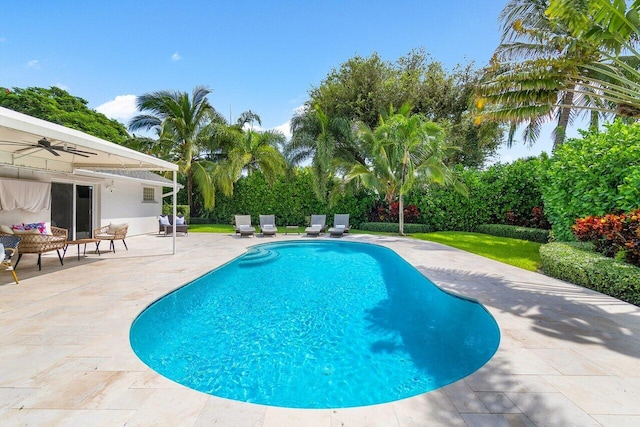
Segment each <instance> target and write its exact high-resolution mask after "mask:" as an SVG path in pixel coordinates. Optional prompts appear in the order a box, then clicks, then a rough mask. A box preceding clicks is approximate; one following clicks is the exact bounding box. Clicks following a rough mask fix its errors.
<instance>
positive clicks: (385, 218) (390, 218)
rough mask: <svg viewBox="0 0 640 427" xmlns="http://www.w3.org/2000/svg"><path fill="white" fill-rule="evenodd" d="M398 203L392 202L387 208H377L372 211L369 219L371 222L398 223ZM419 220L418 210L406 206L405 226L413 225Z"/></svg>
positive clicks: (412, 206)
mask: <svg viewBox="0 0 640 427" xmlns="http://www.w3.org/2000/svg"><path fill="white" fill-rule="evenodd" d="M399 210H400V203H398V202H394V203H391V204H390V205H389V207H388V208H386V207H384V206H377V207H376V208H374V209H373V211H372V213H371V215H369V217H370V218H371V220H372V221H373V222H398V220H399V215H398V212H399ZM419 219H420V210H419V209H418V207H417V206H416V205H406V206H405V207H404V222H405V223H407V224H415V223H417V222H418V220H419Z"/></svg>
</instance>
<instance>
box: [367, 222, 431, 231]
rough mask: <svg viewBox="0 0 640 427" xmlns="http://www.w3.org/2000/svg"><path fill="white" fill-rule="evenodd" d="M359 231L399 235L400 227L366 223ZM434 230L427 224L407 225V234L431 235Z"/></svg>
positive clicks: (381, 223) (382, 223)
mask: <svg viewBox="0 0 640 427" xmlns="http://www.w3.org/2000/svg"><path fill="white" fill-rule="evenodd" d="M358 229H359V230H364V231H379V232H383V233H397V232H398V230H399V229H400V225H399V224H398V223H397V222H395V223H394V222H365V223H362V224H360V227H358ZM432 231H433V229H432V228H431V227H430V226H428V225H426V224H405V225H404V232H405V233H409V234H411V233H430V232H432Z"/></svg>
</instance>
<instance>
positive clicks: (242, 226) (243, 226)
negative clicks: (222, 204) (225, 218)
mask: <svg viewBox="0 0 640 427" xmlns="http://www.w3.org/2000/svg"><path fill="white" fill-rule="evenodd" d="M238 228H239V229H240V230H255V228H253V227H252V226H250V225H245V224H240V225H239V226H238Z"/></svg>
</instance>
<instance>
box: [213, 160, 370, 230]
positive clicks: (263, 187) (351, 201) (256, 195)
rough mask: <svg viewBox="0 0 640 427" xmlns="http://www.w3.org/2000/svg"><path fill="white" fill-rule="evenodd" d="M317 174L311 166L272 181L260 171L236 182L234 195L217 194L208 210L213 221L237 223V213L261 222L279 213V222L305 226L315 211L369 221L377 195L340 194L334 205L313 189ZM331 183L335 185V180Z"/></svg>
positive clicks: (357, 221) (352, 220) (354, 223)
mask: <svg viewBox="0 0 640 427" xmlns="http://www.w3.org/2000/svg"><path fill="white" fill-rule="evenodd" d="M313 179H314V178H313V175H312V174H311V171H310V170H309V168H301V169H297V170H295V171H294V172H293V173H291V174H290V175H284V176H281V177H280V178H279V179H278V180H277V181H276V182H275V183H273V184H268V183H267V182H266V180H265V179H264V176H263V175H262V173H260V172H254V173H252V174H251V175H249V176H246V177H242V178H240V180H239V181H238V182H237V183H236V184H235V186H234V191H233V196H231V197H226V196H224V195H221V194H217V195H216V205H215V208H214V209H213V211H211V212H208V213H207V217H208V218H209V222H213V223H218V224H233V221H234V215H236V214H244V215H251V219H252V221H253V223H258V216H259V215H260V214H263V215H270V214H273V215H275V216H276V224H277V225H281V226H282V225H305V224H308V219H307V217H309V216H310V215H311V214H326V215H327V223H328V224H331V222H332V221H333V214H334V213H348V214H349V215H350V216H349V222H350V224H351V225H352V226H354V227H357V226H358V225H359V224H360V223H362V222H365V221H366V220H367V214H368V213H369V211H370V210H371V207H372V206H373V205H374V204H375V202H376V199H377V198H376V197H375V196H374V195H372V194H371V193H369V192H367V191H366V190H361V191H358V192H355V193H345V194H342V195H340V196H339V197H338V198H337V199H336V200H334V203H333V204H331V205H330V204H329V202H328V201H326V202H325V201H319V200H318V199H317V198H316V196H315V194H314V192H313V181H312V180H313ZM331 185H334V184H333V183H331Z"/></svg>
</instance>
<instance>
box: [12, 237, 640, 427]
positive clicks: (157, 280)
mask: <svg viewBox="0 0 640 427" xmlns="http://www.w3.org/2000/svg"><path fill="white" fill-rule="evenodd" d="M322 238H323V237H320V239H322ZM296 239H303V240H309V239H312V238H305V237H301V236H298V235H291V234H290V235H286V236H285V235H284V234H283V233H281V234H278V236H277V237H276V238H269V237H265V238H262V237H255V238H247V237H245V238H240V237H237V236H233V235H229V234H198V233H190V234H189V235H188V236H185V237H182V236H179V237H178V239H177V248H178V253H177V254H176V255H171V245H172V243H171V239H170V238H165V237H158V236H155V235H145V236H136V237H131V238H128V239H127V244H128V245H129V250H128V251H125V250H124V247H123V246H122V243H121V242H116V250H117V252H116V253H115V254H114V253H103V254H102V255H101V256H98V255H95V254H93V253H91V254H88V256H87V257H86V258H81V259H80V260H78V259H77V256H76V253H75V248H72V250H70V251H69V253H67V257H66V258H65V265H64V266H61V265H60V263H59V261H58V258H57V255H56V254H55V252H54V253H53V254H51V253H50V254H47V255H45V256H43V267H42V271H41V272H39V271H38V268H37V267H36V265H35V263H36V257H35V256H34V255H31V256H29V255H25V256H24V257H23V258H22V260H21V261H20V266H19V268H18V271H17V272H18V276H19V277H20V280H21V281H20V284H19V285H16V284H14V283H13V281H12V280H11V275H10V274H9V273H7V272H3V273H2V274H0V420H2V421H0V424H1V425H3V426H27V425H29V426H92V427H95V426H125V425H126V426H128V427H131V426H211V425H214V424H215V425H219V426H265V427H266V426H268V427H271V426H274V427H275V426H277V427H281V426H305V427H307V426H323V427H329V426H331V427H339V426H346V427H348V426H384V427H393V426H440V425H441V426H470V427H471V426H563V427H564V426H581V427H584V426H639V425H640V308H638V307H635V306H633V305H629V304H626V303H623V302H621V301H618V300H616V299H614V298H610V297H608V296H605V295H601V294H599V293H596V292H592V291H590V290H587V289H584V288H581V287H578V286H574V285H570V284H567V283H564V282H561V281H558V280H554V279H551V278H549V277H546V276H544V275H541V274H537V273H531V272H528V271H525V270H521V269H518V268H515V267H511V266H508V265H505V264H502V263H498V262H495V261H492V260H489V259H486V258H483V257H479V256H476V255H473V254H470V253H467V252H463V251H459V250H457V249H453V248H449V247H446V246H442V245H439V244H436V243H430V242H423V241H418V240H413V239H408V238H400V237H385V236H367V235H352V236H346V237H344V238H343V240H353V241H362V242H371V243H376V244H380V245H383V246H386V247H389V248H391V249H393V250H394V251H396V252H397V253H398V254H400V255H401V256H402V257H404V258H405V259H406V260H408V261H409V262H410V263H411V264H413V265H414V266H415V267H416V268H418V269H419V270H420V271H421V272H422V273H423V274H425V275H426V276H427V277H429V278H430V279H431V280H432V281H434V282H436V283H437V284H438V285H439V286H441V287H442V288H444V289H446V290H449V291H451V292H454V293H458V294H461V295H465V296H468V297H471V298H475V299H477V300H479V301H480V302H481V303H482V304H484V305H485V307H486V308H487V309H488V310H489V311H490V312H491V314H492V315H493V316H494V317H495V318H496V320H497V322H498V324H499V326H500V330H501V334H502V336H501V342H500V347H499V349H498V352H497V353H496V355H495V356H494V357H493V359H491V360H490V361H489V362H488V363H487V364H486V365H485V366H484V367H482V368H481V369H480V370H478V371H477V372H476V373H474V374H472V375H470V376H468V377H466V378H464V379H462V380H460V381H457V382H455V383H453V384H451V385H449V386H446V387H443V388H441V389H439V390H436V391H433V392H430V393H426V394H423V395H419V396H416V397H413V398H409V399H404V400H401V401H397V402H393V403H388V404H382V405H374V406H367V407H360V408H350V409H331V410H328V409H327V410H319V409H318V410H299V409H286V408H277V407H268V406H261V405H253V404H248V403H241V402H236V401H231V400H227V399H223V398H218V397H215V396H209V395H207V394H203V393H200V392H197V391H193V390H190V389H188V388H186V387H183V386H181V385H179V384H176V383H174V382H172V381H170V380H168V379H165V378H163V377H161V376H160V375H158V374H156V373H155V372H154V371H152V370H151V369H149V368H148V367H147V366H146V365H144V364H143V363H142V362H141V361H140V360H139V359H138V358H137V357H136V355H135V354H134V353H133V351H132V350H131V347H130V346H129V327H130V325H131V322H132V321H133V319H134V318H135V317H136V316H137V315H138V313H140V311H141V310H143V309H144V307H146V306H147V305H148V304H149V303H151V302H152V301H154V300H155V299H157V298H158V297H160V296H162V295H163V294H165V293H167V292H168V291H170V290H172V289H175V288H176V287H178V286H180V285H182V284H184V283H185V282H188V281H190V280H192V279H195V278H197V277H198V276H200V275H202V274H204V273H205V272H207V271H209V270H211V269H213V268H215V267H217V266H219V265H222V264H224V263H225V262H227V261H229V260H231V259H233V258H234V257H236V256H238V255H240V254H242V253H244V251H245V250H246V248H247V247H248V246H251V245H255V244H259V243H265V242H269V241H274V240H275V241H291V240H296Z"/></svg>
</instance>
